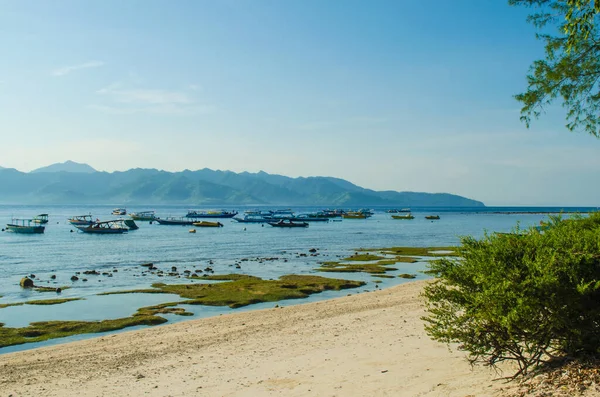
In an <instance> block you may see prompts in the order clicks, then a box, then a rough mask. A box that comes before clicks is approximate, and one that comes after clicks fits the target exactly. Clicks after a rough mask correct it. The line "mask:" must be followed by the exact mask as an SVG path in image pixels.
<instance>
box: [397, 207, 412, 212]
mask: <svg viewBox="0 0 600 397" xmlns="http://www.w3.org/2000/svg"><path fill="white" fill-rule="evenodd" d="M398 212H410V208H402V209H399V210H398Z"/></svg>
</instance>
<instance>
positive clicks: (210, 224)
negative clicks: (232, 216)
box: [192, 221, 223, 227]
mask: <svg viewBox="0 0 600 397" xmlns="http://www.w3.org/2000/svg"><path fill="white" fill-rule="evenodd" d="M192 225H194V226H198V227H223V224H222V223H221V222H209V221H200V222H194V223H192Z"/></svg>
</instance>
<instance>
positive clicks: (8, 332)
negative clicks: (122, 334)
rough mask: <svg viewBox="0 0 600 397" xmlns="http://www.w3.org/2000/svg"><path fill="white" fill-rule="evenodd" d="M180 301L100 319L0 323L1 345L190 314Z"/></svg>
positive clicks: (43, 339) (121, 326)
mask: <svg viewBox="0 0 600 397" xmlns="http://www.w3.org/2000/svg"><path fill="white" fill-rule="evenodd" d="M178 304H179V303H163V304H161V305H156V306H148V307H142V308H140V309H138V311H137V313H135V314H134V315H133V316H130V317H124V318H117V319H113V320H103V321H40V322H35V323H31V324H29V325H28V326H27V327H22V328H7V327H5V326H4V324H2V323H0V347H6V346H12V345H20V344H23V343H31V342H42V341H45V340H48V339H55V338H64V337H66V336H72V335H79V334H95V333H99V332H107V331H116V330H119V329H123V328H127V327H133V326H136V325H158V324H162V323H165V322H167V319H165V318H164V317H160V316H157V315H156V314H165V313H173V314H178V315H181V316H190V315H192V313H189V312H186V311H185V310H184V309H182V308H176V307H172V306H175V305H178Z"/></svg>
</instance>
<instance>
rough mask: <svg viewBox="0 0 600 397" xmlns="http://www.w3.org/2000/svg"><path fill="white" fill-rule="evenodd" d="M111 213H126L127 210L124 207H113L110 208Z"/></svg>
mask: <svg viewBox="0 0 600 397" xmlns="http://www.w3.org/2000/svg"><path fill="white" fill-rule="evenodd" d="M112 214H113V215H127V210H126V209H125V208H115V209H114V210H112Z"/></svg>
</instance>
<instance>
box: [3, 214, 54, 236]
mask: <svg viewBox="0 0 600 397" xmlns="http://www.w3.org/2000/svg"><path fill="white" fill-rule="evenodd" d="M45 229H46V227H45V226H41V225H39V224H37V223H36V222H35V221H34V220H33V219H18V218H13V219H12V222H11V223H9V224H7V225H6V231H8V232H13V233H22V234H40V233H44V230H45Z"/></svg>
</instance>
